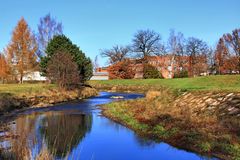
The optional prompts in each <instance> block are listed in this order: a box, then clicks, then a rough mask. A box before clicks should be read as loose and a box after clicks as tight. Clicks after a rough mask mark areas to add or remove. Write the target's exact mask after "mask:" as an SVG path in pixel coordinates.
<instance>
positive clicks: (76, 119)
mask: <svg viewBox="0 0 240 160" xmlns="http://www.w3.org/2000/svg"><path fill="white" fill-rule="evenodd" d="M112 96H123V97H124V98H125V99H135V98H141V97H143V95H141V94H130V93H129V94H126V93H108V92H101V93H100V95H99V96H97V97H93V98H90V99H86V100H83V101H80V102H71V103H67V104H61V105H56V106H53V107H49V108H43V109H30V110H27V111H25V112H23V113H21V114H20V115H19V116H18V117H17V118H16V119H15V120H14V121H13V122H11V123H10V130H9V131H8V133H5V134H11V135H15V136H16V138H15V139H11V140H6V141H4V142H2V143H1V145H2V146H3V147H5V148H8V150H11V152H12V153H14V154H15V155H16V156H17V157H28V158H27V159H36V158H37V157H38V156H40V155H41V154H42V155H43V156H50V157H52V158H54V159H72V160H78V159H81V160H141V159H142V160H200V159H201V160H202V159H210V158H207V157H203V156H200V155H197V154H195V153H191V152H187V151H184V150H180V149H177V148H174V147H172V146H170V145H168V144H166V143H160V142H154V141H153V140H150V139H147V138H143V137H139V136H138V135H136V134H135V133H134V132H133V131H131V130H130V129H128V128H126V127H124V126H122V125H120V124H117V123H115V122H113V121H111V120H109V119H107V118H105V117H103V116H101V110H100V109H99V107H98V106H97V105H99V104H104V103H109V102H111V101H114V99H112V98H111V97H112Z"/></svg>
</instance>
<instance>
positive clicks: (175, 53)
mask: <svg viewBox="0 0 240 160" xmlns="http://www.w3.org/2000/svg"><path fill="white" fill-rule="evenodd" d="M184 43H185V39H184V36H183V34H182V33H181V32H178V33H176V32H175V30H173V29H172V30H170V35H169V38H168V51H169V53H170V56H171V66H173V64H174V63H175V64H177V65H179V67H176V69H177V71H174V72H178V74H179V72H180V70H179V69H180V68H181V69H182V68H183V60H184V59H183V58H184V57H183V55H184V45H185V44H184Z"/></svg>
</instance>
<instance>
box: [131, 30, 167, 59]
mask: <svg viewBox="0 0 240 160" xmlns="http://www.w3.org/2000/svg"><path fill="white" fill-rule="evenodd" d="M132 50H133V52H135V53H137V56H139V57H142V58H144V59H145V58H146V57H147V56H151V55H153V54H155V55H159V54H160V53H161V52H163V51H164V50H165V48H164V46H163V44H161V36H160V34H158V33H156V32H155V31H153V30H139V31H138V32H137V33H136V34H135V35H134V38H133V45H132Z"/></svg>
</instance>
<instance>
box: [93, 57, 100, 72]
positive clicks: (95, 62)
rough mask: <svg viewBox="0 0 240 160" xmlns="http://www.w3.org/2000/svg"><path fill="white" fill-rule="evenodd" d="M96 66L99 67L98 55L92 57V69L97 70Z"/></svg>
mask: <svg viewBox="0 0 240 160" xmlns="http://www.w3.org/2000/svg"><path fill="white" fill-rule="evenodd" d="M98 68H99V63H98V56H96V57H95V59H94V63H93V71H94V72H97V69H98Z"/></svg>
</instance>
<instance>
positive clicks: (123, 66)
mask: <svg viewBox="0 0 240 160" xmlns="http://www.w3.org/2000/svg"><path fill="white" fill-rule="evenodd" d="M108 72H109V77H110V79H132V78H134V75H135V71H134V70H133V68H132V64H131V61H130V60H124V61H122V62H118V63H116V64H113V65H111V66H110V67H109V68H108Z"/></svg>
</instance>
